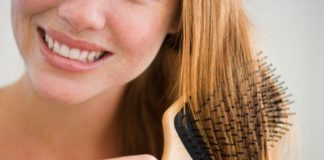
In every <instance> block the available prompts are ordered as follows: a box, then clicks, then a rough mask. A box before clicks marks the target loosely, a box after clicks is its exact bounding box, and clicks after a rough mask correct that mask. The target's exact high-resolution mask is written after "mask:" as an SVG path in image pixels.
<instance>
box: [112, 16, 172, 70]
mask: <svg viewBox="0 0 324 160" xmlns="http://www.w3.org/2000/svg"><path fill="white" fill-rule="evenodd" d="M125 15H127V16H128V17H123V13H119V15H118V16H117V15H116V16H115V17H116V18H114V17H113V18H111V19H110V22H111V24H110V26H111V27H113V28H112V30H113V31H115V33H114V37H115V39H114V40H115V41H117V44H118V46H119V50H120V53H121V54H122V59H121V62H120V64H121V65H122V67H123V68H124V69H125V70H128V71H134V72H133V74H137V75H138V74H139V72H142V71H144V70H145V68H146V67H147V66H148V65H149V64H150V63H151V62H152V60H153V59H154V57H155V56H156V55H157V53H158V51H159V49H160V47H161V44H162V42H163V40H164V38H165V35H166V30H167V29H166V28H167V27H166V24H165V23H166V22H164V21H163V20H161V18H155V17H154V16H148V15H144V16H140V15H134V14H133V17H129V15H132V14H125ZM157 19H158V20H157ZM133 76H136V75H133Z"/></svg>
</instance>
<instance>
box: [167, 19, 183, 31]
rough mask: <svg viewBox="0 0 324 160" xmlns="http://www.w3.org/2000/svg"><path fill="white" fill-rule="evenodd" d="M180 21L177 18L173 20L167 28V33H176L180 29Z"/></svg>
mask: <svg viewBox="0 0 324 160" xmlns="http://www.w3.org/2000/svg"><path fill="white" fill-rule="evenodd" d="M180 28H181V27H180V22H179V20H174V21H173V22H172V23H171V24H170V27H169V29H168V33H169V34H176V33H178V32H179V31H180Z"/></svg>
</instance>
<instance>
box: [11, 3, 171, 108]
mask: <svg viewBox="0 0 324 160" xmlns="http://www.w3.org/2000/svg"><path fill="white" fill-rule="evenodd" d="M176 3H177V2H176V1H175V0H159V1H156V0H28V1H27V0H12V23H13V30H14V35H15V38H16V42H17V45H18V48H19V50H20V53H21V56H22V57H23V59H24V61H25V63H26V66H27V75H28V77H29V79H30V82H31V84H32V86H33V88H34V90H35V91H36V92H37V93H38V94H40V95H42V96H45V97H48V98H50V99H53V100H55V101H58V102H60V103H64V104H78V103H82V102H84V101H86V100H88V99H91V98H92V97H95V96H96V95H98V94H100V93H103V92H104V91H107V90H114V89H116V88H121V87H122V86H125V84H127V83H128V82H129V81H131V80H132V79H134V78H136V77H137V76H139V75H140V74H141V73H142V72H143V71H144V70H145V69H146V68H147V67H148V65H149V64H150V63H151V62H152V60H153V59H154V58H155V56H156V54H157V52H158V50H159V48H160V47H161V44H162V42H163V40H164V38H165V36H166V34H168V33H172V32H174V31H175V27H173V26H175V25H174V22H173V21H172V19H173V18H171V17H174V15H175V12H176V7H177V6H176ZM37 26H41V27H49V28H51V29H54V30H57V31H60V32H63V33H65V34H67V35H69V36H72V37H74V38H77V39H81V40H86V41H89V42H91V43H96V44H98V45H101V46H105V47H106V48H108V49H109V51H111V52H113V56H112V57H110V59H109V60H108V61H107V63H105V64H104V65H103V66H101V67H100V68H98V69H96V70H93V71H91V72H85V73H81V74H80V73H78V74H76V73H70V72H66V71H63V70H60V69H57V68H54V67H52V66H50V65H49V64H47V62H45V61H44V60H43V59H42V56H41V53H40V50H39V47H40V44H39V40H38V37H37V36H38V35H37V32H36V28H37Z"/></svg>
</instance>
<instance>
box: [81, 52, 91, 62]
mask: <svg viewBox="0 0 324 160" xmlns="http://www.w3.org/2000/svg"><path fill="white" fill-rule="evenodd" d="M88 55H89V52H88V51H82V52H81V54H80V57H79V60H80V61H82V62H87V59H88Z"/></svg>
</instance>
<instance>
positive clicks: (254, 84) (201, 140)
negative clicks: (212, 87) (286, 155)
mask: <svg viewBox="0 0 324 160" xmlns="http://www.w3.org/2000/svg"><path fill="white" fill-rule="evenodd" d="M261 53H262V52H260V53H259V54H258V56H257V57H259V58H257V60H256V63H255V64H257V65H256V67H255V70H254V71H253V72H251V73H245V74H242V75H243V76H240V77H241V78H240V79H239V80H238V82H239V84H240V85H244V86H247V87H243V88H244V89H242V86H236V87H235V88H236V89H235V90H232V91H230V92H229V93H228V94H224V93H222V92H221V93H220V92H218V91H217V90H216V91H215V92H214V93H213V94H212V95H210V96H209V97H206V100H205V101H204V103H202V104H201V105H200V106H199V107H198V108H199V110H198V111H197V112H193V111H192V110H191V109H190V102H188V101H186V100H184V99H179V100H178V101H176V102H175V103H174V104H173V105H172V106H171V107H170V108H168V110H167V111H166V112H165V113H164V115H163V131H164V151H163V156H162V159H172V160H173V159H177V160H179V159H194V160H198V159H203V160H205V159H206V160H208V159H230V160H232V159H233V160H236V159H272V158H273V157H276V156H273V155H271V154H272V153H271V152H270V150H271V148H273V147H276V146H275V145H276V142H278V141H279V140H280V139H281V138H282V137H283V136H285V133H286V132H287V131H289V127H290V126H292V124H291V123H290V122H289V117H290V116H291V115H294V113H292V112H290V111H289V105H290V104H291V103H293V102H292V101H290V100H289V99H288V98H289V97H290V96H291V94H287V88H285V87H284V86H283V85H284V82H281V81H279V78H280V76H276V75H275V74H274V72H275V69H274V68H273V67H272V64H268V63H267V62H266V61H265V60H266V57H261V55H262V54H261ZM242 67H249V64H247V65H245V66H242ZM237 74H240V73H237ZM189 101H190V98H189ZM233 102H234V103H233Z"/></svg>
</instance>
